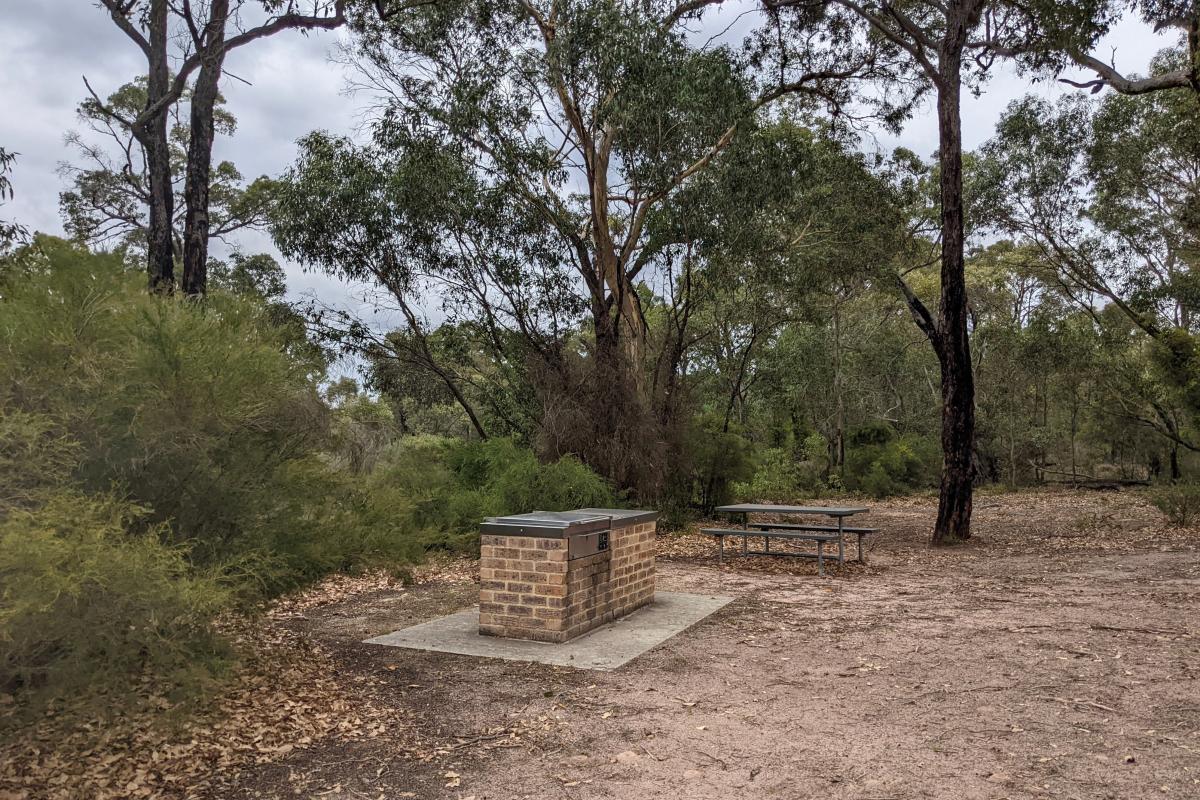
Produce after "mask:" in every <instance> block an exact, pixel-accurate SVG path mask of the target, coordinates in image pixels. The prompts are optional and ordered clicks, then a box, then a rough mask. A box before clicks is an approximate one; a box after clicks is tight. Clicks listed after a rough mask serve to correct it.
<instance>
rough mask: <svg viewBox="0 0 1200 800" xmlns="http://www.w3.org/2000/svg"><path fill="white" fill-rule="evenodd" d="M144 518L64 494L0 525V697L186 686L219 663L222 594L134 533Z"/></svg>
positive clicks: (155, 541)
mask: <svg viewBox="0 0 1200 800" xmlns="http://www.w3.org/2000/svg"><path fill="white" fill-rule="evenodd" d="M145 515H146V511H145V510H144V509H141V508H138V507H137V506H134V505H131V504H129V503H126V502H124V501H121V500H118V499H116V498H113V497H105V496H98V497H88V496H86V495H83V494H80V493H78V492H74V491H71V490H54V491H50V492H48V493H46V494H43V495H42V498H41V502H40V503H38V504H36V505H35V506H33V507H28V508H25V507H23V508H12V509H9V510H8V511H7V512H6V513H4V514H3V515H0V691H7V692H13V691H15V690H17V689H24V690H26V691H27V692H29V693H30V694H31V695H34V696H36V695H57V694H63V693H67V692H71V691H74V690H78V689H87V690H88V691H95V690H99V689H111V688H118V687H120V686H121V685H123V684H127V683H128V682H129V679H130V677H131V675H136V674H139V673H143V672H148V673H152V674H153V675H154V676H156V677H157V678H159V679H165V680H168V681H171V682H174V683H176V684H177V685H183V686H192V685H194V684H195V683H196V682H197V681H198V680H200V679H203V678H204V677H206V676H208V675H209V674H210V673H211V672H212V671H213V670H215V669H217V668H219V667H220V666H221V665H222V664H223V663H224V659H225V657H226V655H227V652H226V650H225V648H224V647H223V646H222V644H221V642H220V641H219V640H218V639H217V637H215V636H214V635H213V633H212V631H211V629H210V628H209V622H210V620H211V618H212V617H213V615H214V614H215V613H216V612H217V611H219V610H220V609H222V608H223V607H224V606H225V602H226V594H225V590H224V589H223V588H222V586H221V585H220V584H219V583H218V582H217V581H216V580H214V579H213V578H212V577H211V576H207V575H203V574H198V573H196V572H195V571H194V570H192V569H191V567H190V565H189V564H188V563H187V561H186V559H185V558H184V554H183V552H182V551H181V550H180V549H178V548H172V547H169V546H166V545H164V544H163V543H162V541H161V540H160V538H159V536H158V535H157V534H158V533H159V531H158V530H157V529H156V528H154V527H151V528H149V529H147V530H145V531H144V532H136V529H141V528H142V527H143V526H141V525H140V524H139V523H141V522H142V521H143V519H144V517H145Z"/></svg>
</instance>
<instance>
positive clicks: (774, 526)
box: [749, 522, 879, 536]
mask: <svg viewBox="0 0 1200 800" xmlns="http://www.w3.org/2000/svg"><path fill="white" fill-rule="evenodd" d="M749 527H751V528H757V529H759V530H786V531H821V532H826V533H837V532H838V526H837V525H801V524H798V523H794V522H751V523H750V525H749ZM841 530H842V531H844V532H845V533H860V534H863V535H864V536H865V535H868V534H872V533H878V532H879V529H878V528H851V527H850V526H848V525H847V526H845V527H843V528H842V529H841Z"/></svg>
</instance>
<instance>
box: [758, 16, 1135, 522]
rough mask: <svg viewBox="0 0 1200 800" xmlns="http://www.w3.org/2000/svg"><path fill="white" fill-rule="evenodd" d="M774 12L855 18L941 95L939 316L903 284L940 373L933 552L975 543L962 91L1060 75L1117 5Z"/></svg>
mask: <svg viewBox="0 0 1200 800" xmlns="http://www.w3.org/2000/svg"><path fill="white" fill-rule="evenodd" d="M768 2H769V4H770V7H772V8H775V9H779V10H783V9H793V10H798V11H800V12H801V13H807V14H811V13H813V10H814V9H815V8H817V7H820V8H822V9H824V10H826V12H829V11H830V10H839V11H842V12H848V13H850V14H852V15H854V16H855V17H856V18H858V19H859V20H861V22H862V24H863V25H864V26H866V28H867V30H868V31H869V34H868V35H869V36H872V37H876V38H878V39H879V40H881V41H883V42H885V43H887V45H888V46H890V47H892V48H894V49H895V50H896V52H898V53H899V54H901V55H902V56H905V57H906V58H907V60H908V62H909V64H910V67H911V70H912V73H913V74H914V75H915V76H916V77H917V78H918V79H920V80H921V81H923V82H924V83H925V85H926V87H927V89H928V90H930V91H932V92H933V94H934V95H935V97H936V108H937V122H938V156H937V161H938V180H939V190H938V196H939V205H940V209H939V215H940V223H941V224H940V232H939V246H940V251H941V252H940V262H941V276H940V277H941V285H940V294H939V298H938V305H937V314H936V316H935V315H934V314H933V313H932V312H931V311H930V309H929V308H928V307H927V306H926V305H925V303H924V302H923V301H922V300H921V299H920V298H919V297H918V296H917V295H916V293H915V292H913V291H912V289H911V288H910V287H909V285H908V284H907V283H906V282H905V281H904V280H903V279H902V278H901V279H898V282H899V287H900V289H901V291H902V293H903V294H904V297H905V299H906V300H907V302H908V305H909V308H910V310H911V312H912V316H913V319H914V320H915V322H916V324H917V325H918V327H919V328H920V329H921V331H922V332H924V334H925V335H926V337H927V338H928V339H929V341H930V343H931V344H932V346H933V349H934V352H935V353H936V354H937V357H938V362H939V365H940V371H941V393H942V455H943V468H942V478H941V488H940V493H939V501H938V515H937V521H936V523H935V525H934V530H933V535H932V542H933V544H953V543H955V542H961V541H965V540H967V539H969V538H970V536H971V508H972V495H973V485H974V480H975V468H974V458H973V455H974V438H975V382H974V375H973V369H972V362H971V345H970V335H969V313H968V304H967V289H966V279H965V274H964V245H965V230H966V225H965V222H966V220H965V214H964V205H963V174H962V173H963V159H962V118H961V117H962V115H961V107H962V92H963V90H964V88H968V89H978V87H979V86H980V85H981V83H982V82H983V80H984V79H985V78H986V76H987V74H988V72H989V70H990V68H991V66H992V64H993V63H994V61H995V60H996V59H997V58H1002V57H1004V58H1014V59H1018V60H1019V63H1020V65H1021V67H1022V68H1026V69H1035V68H1040V69H1049V70H1051V71H1054V70H1058V69H1061V67H1062V65H1063V64H1064V63H1065V62H1066V61H1067V60H1068V54H1067V53H1066V52H1065V51H1064V45H1063V43H1064V42H1070V43H1072V44H1071V46H1072V47H1075V48H1076V49H1079V50H1084V49H1086V47H1087V46H1088V45H1089V44H1094V42H1095V40H1096V39H1097V38H1098V36H1099V32H1100V31H1101V30H1102V29H1104V26H1105V25H1107V24H1108V23H1109V22H1110V21H1111V14H1112V10H1113V9H1112V6H1113V4H1112V3H1109V2H1106V0H1084V1H1083V2H1077V3H1071V4H1064V3H1054V2H1040V0H1035V2H1030V3H1017V2H1010V0H913V1H912V2H900V1H899V0H828V2H808V1H807V0H780V2H777V3H776V2H772V0H768Z"/></svg>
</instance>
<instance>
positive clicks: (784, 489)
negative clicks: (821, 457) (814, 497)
mask: <svg viewBox="0 0 1200 800" xmlns="http://www.w3.org/2000/svg"><path fill="white" fill-rule="evenodd" d="M757 461H758V464H757V466H756V468H755V470H754V476H753V477H752V478H751V479H750V480H749V481H746V482H738V483H735V484H733V486H732V487H731V489H732V493H733V496H734V497H735V498H737V499H738V500H742V501H750V502H784V501H787V500H793V499H795V498H796V496H797V495H798V494H799V493H800V492H801V486H800V484H801V473H802V465H801V462H798V461H796V458H795V456H794V455H793V454H792V453H791V452H790V451H789V450H786V449H784V448H778V447H771V448H767V449H765V450H762V451H761V452H760V453H759V454H758V458H757Z"/></svg>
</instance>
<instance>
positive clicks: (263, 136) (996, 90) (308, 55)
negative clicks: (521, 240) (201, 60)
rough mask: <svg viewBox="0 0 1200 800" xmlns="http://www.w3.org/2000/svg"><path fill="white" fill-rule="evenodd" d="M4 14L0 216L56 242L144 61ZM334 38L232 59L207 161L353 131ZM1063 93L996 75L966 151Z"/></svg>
mask: <svg viewBox="0 0 1200 800" xmlns="http://www.w3.org/2000/svg"><path fill="white" fill-rule="evenodd" d="M745 1H746V2H749V0H745ZM5 5H6V6H7V7H6V8H5V13H4V22H3V25H2V26H0V52H3V53H4V54H5V64H4V67H3V69H2V70H0V146H3V147H5V148H6V149H8V150H10V151H15V152H17V153H19V154H20V157H19V161H18V163H17V165H16V169H15V171H14V174H13V184H14V188H15V190H16V193H17V196H16V199H15V200H14V201H13V202H12V203H10V204H6V205H5V206H4V208H3V214H2V215H0V216H3V218H5V219H13V218H15V219H16V220H18V221H20V222H22V223H24V224H25V225H26V226H28V227H29V228H31V229H36V230H40V231H46V232H49V233H61V232H62V223H61V221H60V220H59V217H58V192H59V190H60V188H61V185H62V182H61V180H60V178H59V177H58V175H57V174H56V168H57V165H58V163H59V162H61V161H63V160H69V159H71V158H72V157H73V153H72V152H71V151H70V150H69V149H68V148H67V147H66V145H65V144H64V142H63V135H64V133H65V132H66V131H68V130H70V129H72V128H77V127H78V122H77V120H76V117H75V108H76V106H77V104H78V103H79V101H80V100H81V99H82V98H83V97H84V95H85V93H86V89H85V88H84V85H83V76H84V75H86V76H87V77H88V79H89V81H91V84H92V86H93V87H95V89H96V91H97V92H99V93H100V94H101V95H105V94H107V93H108V92H111V91H112V90H113V89H116V88H117V87H118V86H120V85H121V84H123V83H125V82H127V81H129V80H131V79H132V78H134V77H135V76H137V75H138V74H140V73H142V72H144V69H145V63H144V61H143V60H142V58H141V53H140V51H138V50H137V49H136V48H135V47H134V45H133V44H132V42H130V41H129V40H128V39H126V38H125V37H124V36H123V35H122V34H121V33H120V32H119V31H118V30H117V28H116V27H115V26H114V25H113V24H112V22H111V21H110V20H109V19H108V17H107V15H106V13H105V12H104V11H102V10H101V9H100V8H98V7H97V6H96V4H95V2H94V0H8V1H7V2H5ZM745 7H746V6H745V5H741V6H739V3H738V2H737V1H736V0H731V2H729V3H727V4H726V6H725V7H723V8H722V9H721V10H720V14H719V17H720V18H722V19H716V18H714V19H712V20H710V21H709V22H707V23H706V25H705V29H706V30H712V31H717V30H720V29H721V28H723V27H724V25H725V24H727V21H728V20H730V19H732V18H733V17H734V16H735V15H736V14H737V13H738V11H739V10H744V9H745ZM341 35H344V34H339V33H330V32H317V33H313V34H310V35H308V36H305V35H303V34H300V33H297V32H285V33H283V34H279V35H277V36H274V37H272V38H269V39H264V40H260V41H258V42H255V43H253V44H251V45H250V46H248V47H245V48H242V49H240V50H237V51H235V53H234V54H233V55H232V56H231V57H230V58H229V60H228V61H227V65H226V66H227V68H228V70H229V72H231V73H233V74H234V75H237V76H238V77H239V78H242V79H244V80H246V81H248V82H249V84H250V85H247V84H245V83H241V82H239V81H233V80H226V82H225V84H224V86H223V91H224V93H225V95H226V97H227V99H228V107H229V110H230V111H232V112H233V113H234V115H235V116H236V117H237V119H238V131H237V134H236V136H235V137H233V138H231V139H218V142H217V146H216V153H215V155H216V157H217V158H219V159H229V160H231V161H233V162H234V163H235V164H236V165H237V166H238V168H239V169H240V170H241V171H242V173H243V174H244V175H246V176H247V177H253V176H256V175H261V174H267V175H275V174H278V173H279V172H281V171H282V170H284V169H285V168H286V167H287V166H288V165H289V164H290V163H291V162H292V160H293V158H294V157H295V153H296V147H295V141H296V140H297V139H298V138H299V137H301V136H303V135H304V134H306V133H308V132H309V131H311V130H314V129H318V128H320V129H324V130H328V131H332V132H335V133H350V132H352V131H353V130H354V128H355V124H356V119H357V110H358V108H359V103H358V102H356V100H355V99H354V98H353V97H348V96H346V95H345V94H344V92H343V88H344V85H345V77H344V75H343V72H342V68H341V67H340V66H339V65H337V64H334V63H332V62H331V61H330V58H329V56H330V52H331V50H332V48H333V47H334V46H335V45H336V43H337V42H338V38H339V36H341ZM1170 43H1171V42H1170V41H1169V40H1167V39H1166V38H1164V37H1160V36H1155V35H1154V34H1152V33H1151V32H1150V31H1149V29H1148V28H1146V27H1145V26H1143V25H1141V24H1139V23H1136V22H1132V21H1131V22H1129V23H1126V24H1123V25H1121V26H1120V27H1119V28H1118V30H1116V31H1115V32H1114V34H1113V35H1112V36H1110V37H1109V39H1108V40H1107V41H1105V42H1104V43H1103V44H1102V47H1101V48H1100V49H1099V53H1100V54H1101V55H1103V56H1104V57H1106V58H1107V57H1109V56H1112V57H1113V58H1114V59H1115V63H1116V64H1117V66H1118V67H1120V68H1121V69H1123V70H1127V71H1136V72H1144V71H1145V70H1146V67H1147V64H1148V62H1149V60H1150V57H1151V56H1152V55H1153V54H1154V53H1155V52H1156V51H1157V50H1159V49H1160V48H1162V47H1164V46H1167V45H1168V44H1170ZM1064 91H1074V90H1072V89H1069V88H1067V87H1063V86H1061V85H1058V84H1053V83H1042V84H1039V85H1036V86H1031V85H1030V84H1029V83H1028V81H1026V80H1025V79H1022V78H1019V77H1017V76H1016V75H1015V74H1013V73H1012V71H1011V70H1005V69H1001V70H999V71H998V73H997V74H996V76H995V77H994V78H993V79H992V81H991V82H990V83H989V84H988V86H987V91H986V93H985V94H984V95H983V96H982V97H981V98H970V97H968V98H965V101H964V108H963V131H964V144H965V146H966V147H967V148H968V149H970V148H974V147H975V146H977V145H979V144H980V143H981V142H983V141H984V140H986V139H987V138H988V137H989V135H990V134H991V131H992V129H993V127H994V125H995V123H996V120H997V119H998V117H999V115H1000V113H1001V112H1002V111H1003V109H1004V107H1005V105H1007V104H1008V102H1009V101H1010V100H1013V99H1014V98H1017V97H1019V96H1021V95H1022V94H1024V93H1026V92H1035V93H1037V94H1039V95H1041V96H1044V97H1054V96H1057V95H1059V94H1061V93H1063V92H1064ZM879 144H881V145H882V146H884V147H886V148H891V147H894V146H896V145H904V146H906V147H909V148H911V149H912V150H914V151H916V152H917V153H919V154H921V155H922V156H926V157H928V156H930V155H932V153H933V152H934V150H935V149H936V146H937V127H936V120H935V119H934V117H933V114H932V109H931V108H925V109H922V110H921V112H920V113H919V114H918V115H917V116H916V117H915V118H914V119H913V120H912V121H911V122H910V123H909V124H908V126H907V127H906V129H905V130H904V132H903V134H902V135H901V136H899V137H890V136H888V137H881V138H880V140H879ZM240 245H241V247H242V248H243V249H244V250H245V251H246V252H250V253H252V252H262V251H264V250H265V251H269V252H273V253H274V252H275V251H274V249H273V248H272V247H271V244H270V241H269V239H268V238H267V237H266V236H265V235H263V234H260V233H254V232H251V233H248V234H246V235H245V236H243V238H242V240H241V241H240ZM276 255H278V254H277V253H276ZM288 276H289V285H290V289H291V293H292V294H293V295H299V294H302V293H305V292H315V293H317V294H319V295H320V296H322V298H323V299H326V300H327V301H330V302H333V303H335V304H337V303H338V302H339V300H342V299H344V298H346V297H347V296H348V290H347V288H346V287H344V286H341V285H339V284H338V283H337V282H336V281H333V280H331V279H328V278H324V277H321V276H317V275H311V274H310V275H304V274H302V273H301V272H300V270H299V269H297V268H295V266H294V265H288Z"/></svg>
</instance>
